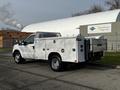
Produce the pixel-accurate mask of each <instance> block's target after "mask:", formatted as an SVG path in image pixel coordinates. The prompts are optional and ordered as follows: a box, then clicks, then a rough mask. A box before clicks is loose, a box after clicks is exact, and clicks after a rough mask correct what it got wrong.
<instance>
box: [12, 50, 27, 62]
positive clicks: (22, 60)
mask: <svg viewBox="0 0 120 90" xmlns="http://www.w3.org/2000/svg"><path fill="white" fill-rule="evenodd" d="M14 61H15V63H17V64H22V63H24V62H25V60H24V59H23V58H22V57H21V54H20V52H15V54H14Z"/></svg>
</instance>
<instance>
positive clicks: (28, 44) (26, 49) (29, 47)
mask: <svg viewBox="0 0 120 90" xmlns="http://www.w3.org/2000/svg"><path fill="white" fill-rule="evenodd" d="M34 37H35V35H31V36H29V37H28V38H26V39H25V40H24V41H23V44H22V45H21V50H22V53H23V58H29V59H34Z"/></svg>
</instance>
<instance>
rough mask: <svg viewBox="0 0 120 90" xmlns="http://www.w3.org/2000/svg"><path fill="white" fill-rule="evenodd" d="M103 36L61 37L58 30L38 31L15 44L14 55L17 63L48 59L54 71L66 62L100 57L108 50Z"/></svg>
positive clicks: (84, 60) (60, 68)
mask: <svg viewBox="0 0 120 90" xmlns="http://www.w3.org/2000/svg"><path fill="white" fill-rule="evenodd" d="M106 46H107V41H106V39H103V38H95V37H83V36H81V35H78V36H76V37H61V35H60V33H57V32H36V33H34V34H31V35H30V36H29V37H27V38H26V39H25V40H23V41H21V42H19V43H18V44H15V45H14V47H13V52H12V53H13V57H14V60H15V62H16V63H17V64H20V63H24V62H25V61H26V60H27V59H32V60H48V61H49V64H50V67H51V69H52V70H54V71H61V70H63V67H64V63H67V62H71V63H82V62H87V61H91V60H97V59H100V58H101V57H102V56H103V52H104V50H106Z"/></svg>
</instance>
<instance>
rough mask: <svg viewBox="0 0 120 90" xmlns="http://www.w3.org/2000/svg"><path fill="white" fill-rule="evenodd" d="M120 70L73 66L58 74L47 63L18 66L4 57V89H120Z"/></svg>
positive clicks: (0, 81)
mask: <svg viewBox="0 0 120 90" xmlns="http://www.w3.org/2000/svg"><path fill="white" fill-rule="evenodd" d="M119 77H120V70H119V69H113V68H110V67H101V66H96V65H85V66H82V65H81V64H79V65H70V66H69V67H67V69H66V70H65V71H63V72H54V71H52V70H51V69H50V67H49V65H48V63H47V62H43V61H30V62H27V63H26V64H19V65H18V64H16V63H14V60H13V58H12V57H11V56H9V55H8V56H7V55H6V56H5V55H0V90H120V78H119Z"/></svg>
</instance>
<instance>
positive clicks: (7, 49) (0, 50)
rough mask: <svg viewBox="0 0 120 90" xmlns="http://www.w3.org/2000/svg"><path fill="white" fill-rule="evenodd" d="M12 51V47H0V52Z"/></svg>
mask: <svg viewBox="0 0 120 90" xmlns="http://www.w3.org/2000/svg"><path fill="white" fill-rule="evenodd" d="M6 52H12V48H0V53H6Z"/></svg>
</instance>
